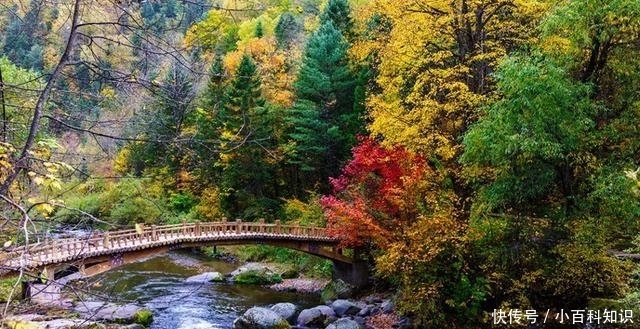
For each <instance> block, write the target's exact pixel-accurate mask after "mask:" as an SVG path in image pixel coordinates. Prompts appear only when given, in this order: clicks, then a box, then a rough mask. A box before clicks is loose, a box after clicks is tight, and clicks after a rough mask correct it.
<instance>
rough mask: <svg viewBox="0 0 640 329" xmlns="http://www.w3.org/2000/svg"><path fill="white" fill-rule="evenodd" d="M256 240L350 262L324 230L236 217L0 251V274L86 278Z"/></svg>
mask: <svg viewBox="0 0 640 329" xmlns="http://www.w3.org/2000/svg"><path fill="white" fill-rule="evenodd" d="M256 243H260V244H269V245H274V246H281V247H286V248H291V249H296V250H300V251H303V252H306V253H309V254H313V255H317V256H320V257H324V258H327V259H331V260H333V261H334V264H337V263H340V266H341V267H345V266H347V267H348V266H350V265H351V264H352V259H351V258H349V257H346V256H344V255H343V254H342V252H341V250H340V249H338V248H337V244H338V241H337V240H336V239H334V238H331V237H329V236H327V234H326V232H325V229H324V228H321V227H303V226H294V225H282V224H280V221H276V222H275V223H274V224H266V223H265V222H264V221H263V220H261V221H260V222H242V221H240V220H236V221H234V222H227V221H222V222H207V223H183V224H178V225H163V226H155V225H152V226H149V227H142V226H141V227H137V228H136V229H128V230H120V231H107V232H103V233H96V234H92V235H91V236H88V237H83V238H69V239H56V240H52V241H47V242H44V243H34V244H29V245H26V246H20V247H17V248H15V249H14V250H12V251H10V252H8V253H0V277H6V276H9V275H15V274H16V273H18V272H20V271H26V272H29V273H34V274H39V275H41V276H44V277H45V278H54V277H55V275H56V273H57V272H58V271H59V270H60V269H62V268H68V267H73V268H75V269H77V270H78V271H79V272H80V273H82V274H83V275H85V276H91V275H95V274H98V273H102V272H105V271H108V270H109V269H112V268H114V267H117V266H121V265H124V264H128V263H131V262H135V261H139V260H142V259H146V258H150V257H153V256H155V255H158V254H161V253H164V252H167V251H169V250H173V249H181V248H189V247H199V246H215V245H231V244H256Z"/></svg>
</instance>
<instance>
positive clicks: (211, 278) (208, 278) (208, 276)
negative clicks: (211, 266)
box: [184, 272, 224, 283]
mask: <svg viewBox="0 0 640 329" xmlns="http://www.w3.org/2000/svg"><path fill="white" fill-rule="evenodd" d="M184 281H185V282H188V283H207V282H223V281H224V276H223V275H222V273H220V272H206V273H202V274H198V275H194V276H192V277H188V278H186V279H185V280H184Z"/></svg>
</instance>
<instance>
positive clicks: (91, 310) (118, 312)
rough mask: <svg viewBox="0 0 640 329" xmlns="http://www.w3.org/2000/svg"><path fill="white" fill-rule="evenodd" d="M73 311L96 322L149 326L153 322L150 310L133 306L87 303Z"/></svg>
mask: <svg viewBox="0 0 640 329" xmlns="http://www.w3.org/2000/svg"><path fill="white" fill-rule="evenodd" d="M73 310H74V311H76V312H78V313H79V314H80V315H82V316H85V317H89V318H91V319H92V320H96V321H107V322H118V323H140V324H142V325H148V324H149V323H151V321H152V320H153V314H152V312H151V311H150V310H148V309H146V308H143V307H140V306H136V305H131V304H125V305H117V304H113V303H104V302H90V301H85V302H81V303H79V304H78V305H76V306H75V307H74V308H73Z"/></svg>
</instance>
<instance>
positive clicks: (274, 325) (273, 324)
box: [233, 307, 291, 329]
mask: <svg viewBox="0 0 640 329" xmlns="http://www.w3.org/2000/svg"><path fill="white" fill-rule="evenodd" d="M290 328H291V325H289V323H288V322H287V320H285V319H284V318H283V317H282V316H280V315H279V314H278V313H276V312H274V311H272V310H270V309H268V308H264V307H252V308H250V309H248V310H247V311H246V312H244V314H243V315H242V316H240V317H238V318H237V319H235V321H233V329H290Z"/></svg>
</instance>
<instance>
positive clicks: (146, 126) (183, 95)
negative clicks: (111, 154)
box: [131, 64, 195, 174]
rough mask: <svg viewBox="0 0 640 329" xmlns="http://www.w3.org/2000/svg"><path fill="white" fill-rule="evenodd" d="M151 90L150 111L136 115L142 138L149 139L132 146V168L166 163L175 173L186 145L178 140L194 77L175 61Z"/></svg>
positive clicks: (181, 162) (192, 97)
mask: <svg viewBox="0 0 640 329" xmlns="http://www.w3.org/2000/svg"><path fill="white" fill-rule="evenodd" d="M152 92H153V94H154V100H153V101H152V102H151V103H150V104H149V107H150V110H149V112H147V113H142V114H141V115H139V119H140V120H143V121H142V122H141V125H142V126H143V131H144V135H145V138H146V139H148V140H149V141H148V142H146V143H141V144H136V145H135V146H134V150H133V152H131V153H132V158H131V162H132V167H133V168H134V170H135V172H136V174H141V173H142V171H143V170H144V169H145V168H154V167H155V168H157V167H165V166H166V167H168V168H169V170H170V172H172V173H176V172H178V171H179V170H180V169H182V168H181V167H182V166H183V165H184V161H183V160H184V159H183V158H184V156H185V152H186V150H187V147H186V146H189V145H183V144H181V143H180V142H178V141H177V140H178V139H179V137H180V136H181V134H182V132H183V129H184V123H185V120H186V119H187V118H188V117H189V116H190V112H191V110H192V105H193V104H192V103H193V100H194V98H195V93H194V89H193V78H192V77H191V76H190V75H189V74H188V73H187V72H186V71H185V70H184V69H182V68H181V67H180V66H178V65H177V64H174V65H172V66H171V68H170V69H169V71H168V72H167V74H166V75H165V77H164V80H163V81H162V83H161V84H159V85H156V86H154V88H153V90H152Z"/></svg>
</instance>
